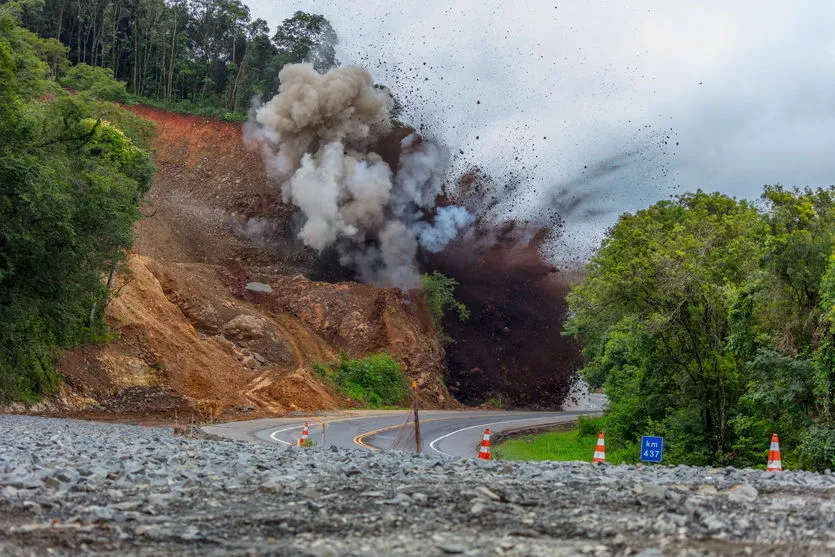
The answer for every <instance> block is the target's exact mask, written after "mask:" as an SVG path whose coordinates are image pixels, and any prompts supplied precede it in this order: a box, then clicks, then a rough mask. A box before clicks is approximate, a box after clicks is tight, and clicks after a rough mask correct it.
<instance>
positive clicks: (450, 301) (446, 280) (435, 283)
mask: <svg viewBox="0 0 835 557" xmlns="http://www.w3.org/2000/svg"><path fill="white" fill-rule="evenodd" d="M421 284H422V285H423V295H424V297H425V298H426V306H427V307H428V308H429V315H430V317H432V321H433V322H434V323H435V325H436V326H437V327H438V329H440V328H441V322H442V321H443V318H444V314H445V312H446V310H447V309H450V308H451V309H453V310H455V311H456V312H457V313H458V319H460V320H461V321H466V320H467V319H469V318H470V310H469V309H467V306H465V305H464V304H462V303H461V302H459V301H458V300H456V299H455V295H454V294H455V287H456V286H458V281H457V280H455V279H454V278H450V277H448V276H446V275H444V274H443V273H439V272H438V271H434V272H433V273H432V274H431V275H430V274H426V275H423V277H421Z"/></svg>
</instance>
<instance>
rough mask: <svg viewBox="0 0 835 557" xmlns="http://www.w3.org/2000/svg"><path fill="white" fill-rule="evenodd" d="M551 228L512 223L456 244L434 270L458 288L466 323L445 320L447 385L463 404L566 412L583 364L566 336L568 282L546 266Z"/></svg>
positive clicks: (436, 258)
mask: <svg viewBox="0 0 835 557" xmlns="http://www.w3.org/2000/svg"><path fill="white" fill-rule="evenodd" d="M548 232H549V231H548V230H547V229H544V228H543V229H539V230H533V229H531V228H529V227H525V226H518V225H513V224H506V225H505V226H503V227H501V228H500V229H498V230H487V229H485V228H483V227H481V228H480V230H479V232H478V233H475V234H471V235H468V236H467V237H466V238H462V239H459V240H457V241H456V242H454V243H453V244H452V245H450V246H449V247H448V248H447V249H446V250H444V251H443V252H441V253H439V254H436V255H434V256H433V257H432V259H431V264H432V266H433V267H434V268H436V269H438V270H439V271H441V272H442V273H444V274H445V275H447V276H450V277H453V278H455V279H456V280H457V281H458V282H459V286H458V287H457V288H456V290H455V296H456V298H458V300H460V301H461V302H463V303H464V304H466V306H467V307H468V308H469V310H470V312H471V317H470V319H469V320H468V321H466V322H461V321H459V320H458V319H457V318H456V317H455V316H453V315H450V316H448V317H447V318H446V319H445V321H444V328H445V330H446V332H447V334H448V335H449V336H450V337H452V338H453V339H454V342H453V343H451V344H449V345H448V346H447V367H448V369H447V377H446V381H447V385H448V386H449V388H450V390H451V392H452V394H453V395H454V396H456V398H457V399H458V400H460V401H461V402H463V403H465V404H471V405H477V404H481V403H483V402H486V401H487V400H489V399H490V398H498V399H499V400H501V402H502V405H503V406H504V407H505V408H518V407H524V408H555V407H559V406H561V405H562V403H563V401H564V399H565V396H566V394H567V393H568V390H569V388H570V386H571V381H572V375H573V373H574V371H575V370H576V368H577V364H578V363H579V361H580V354H579V350H578V347H577V345H576V344H575V343H574V342H573V341H572V340H571V339H570V338H567V337H564V336H562V331H563V323H564V321H565V317H566V312H567V310H568V307H567V303H566V299H565V297H566V295H567V294H568V291H569V282H568V280H569V278H568V277H567V276H566V275H565V274H562V273H560V272H558V271H557V269H556V268H555V267H554V266H553V265H551V264H550V263H548V262H547V261H545V260H544V258H543V257H542V254H541V251H540V247H541V243H542V241H543V239H544V238H545V237H546V236H547V234H548Z"/></svg>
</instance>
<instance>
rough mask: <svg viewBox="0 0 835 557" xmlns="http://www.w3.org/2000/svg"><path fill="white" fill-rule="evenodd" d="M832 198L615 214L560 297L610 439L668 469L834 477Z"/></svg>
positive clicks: (778, 196)
mask: <svg viewBox="0 0 835 557" xmlns="http://www.w3.org/2000/svg"><path fill="white" fill-rule="evenodd" d="M833 196H835V188H828V189H815V190H813V189H805V190H787V189H784V188H782V187H779V186H768V187H766V188H765V190H764V193H763V195H762V198H761V200H760V203H758V204H751V203H748V202H745V201H738V200H735V199H732V198H729V197H727V196H724V195H721V194H718V193H714V194H708V193H704V192H702V191H698V192H696V193H693V194H686V195H683V196H680V197H678V198H677V199H675V200H672V201H661V202H659V203H656V204H655V205H653V206H652V207H650V208H649V209H646V210H644V211H639V212H638V213H636V214H634V215H632V214H629V215H624V216H622V217H621V219H620V220H619V221H618V223H617V224H616V225H615V226H614V227H612V229H611V230H610V231H609V232H608V234H607V236H606V238H605V240H604V241H603V244H602V246H601V248H600V250H599V252H598V253H597V255H596V256H595V257H594V258H593V259H592V261H591V262H590V263H589V264H588V266H587V268H586V272H587V276H586V278H585V280H584V281H583V282H582V284H580V285H578V286H577V287H576V288H575V289H574V290H573V292H572V293H571V294H570V296H569V307H570V311H571V317H570V319H569V320H568V325H567V330H568V333H569V334H572V335H574V336H575V337H576V338H577V339H578V340H579V341H580V342H581V344H582V346H583V351H584V355H585V357H586V361H587V363H586V366H585V368H584V370H583V372H584V374H585V376H586V378H587V379H588V380H589V382H590V383H591V384H592V385H594V386H604V387H605V389H606V393H607V394H608V396H609V398H610V408H609V410H608V415H607V422H608V427H609V429H610V430H611V431H612V433H613V434H614V436H616V437H617V438H619V439H622V440H625V441H626V442H627V443H633V444H634V443H636V442H637V441H638V438H639V437H640V435H649V434H663V435H665V436H666V437H667V438H668V447H669V453H668V456H669V460H670V461H671V462H683V463H690V464H713V465H723V464H735V465H762V464H764V463H765V457H766V455H767V450H768V444H769V439H770V435H771V433H772V432H778V433H780V434H781V436H782V438H783V439H784V441H785V448H786V451H785V453H784V460H786V461H788V463H789V464H790V465H801V466H805V467H809V468H815V469H824V468H831V467H833V466H835V422H833V409H835V406H833V393H835V384H833V381H834V380H835V371H833V370H835V367H833V362H835V356H834V354H835V352H833V349H832V346H833V345H832V344H831V339H832V338H833V336H832V334H833V331H835V328H833V325H832V323H833V321H832V317H831V315H832V313H833V312H835V278H833V277H835V264H833V246H835V243H834V242H833V240H835V236H833V235H834V234H835V221H833V218H834V217H835V207H834V206H833V202H835V197H833Z"/></svg>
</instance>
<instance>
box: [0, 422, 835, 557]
mask: <svg viewBox="0 0 835 557" xmlns="http://www.w3.org/2000/svg"><path fill="white" fill-rule="evenodd" d="M87 554H89V555H93V554H95V555H174V554H176V555H200V556H214V555H241V556H244V555H247V556H249V555H312V556H331V555H357V556H359V555H556V556H560V555H596V556H619V555H638V556H641V557H651V556H660V555H687V556H690V555H694V556H695V555H832V554H835V477H833V476H832V475H828V474H826V475H819V474H812V473H806V472H784V473H781V474H775V473H767V472H764V471H757V470H737V469H733V468H722V469H713V468H694V467H686V466H677V467H664V466H652V467H643V466H609V465H602V466H601V465H591V464H585V463H512V464H511V463H506V462H497V461H493V462H480V461H477V460H439V459H435V458H428V457H422V456H416V455H412V454H406V453H394V452H390V453H369V452H365V451H362V450H356V451H346V450H337V449H335V448H329V449H325V448H314V449H300V448H282V447H277V446H270V445H263V444H255V443H240V442H234V441H211V440H198V439H187V438H183V437H179V436H175V435H174V434H173V433H172V432H171V431H169V430H164V429H151V428H140V427H132V426H119V425H111V424H97V423H89V422H74V421H68V420H55V419H41V418H33V417H22V416H0V555H11V556H18V555H26V556H28V555H39V556H40V555H87Z"/></svg>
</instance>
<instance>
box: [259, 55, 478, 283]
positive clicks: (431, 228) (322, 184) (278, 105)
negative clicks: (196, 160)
mask: <svg viewBox="0 0 835 557" xmlns="http://www.w3.org/2000/svg"><path fill="white" fill-rule="evenodd" d="M279 79H280V80H281V87H280V89H279V93H278V95H276V96H275V97H274V98H273V99H272V100H270V101H269V102H267V103H266V104H264V105H263V106H260V107H258V108H256V109H255V110H254V117H253V118H252V120H251V121H250V122H249V123H248V124H247V126H246V133H245V136H246V138H247V141H248V143H249V144H250V146H258V147H260V149H261V150H262V153H263V155H264V159H265V161H266V162H267V168H268V172H269V173H270V176H271V177H272V178H273V179H275V180H276V181H278V182H280V183H281V184H282V196H283V199H284V201H285V202H289V203H293V204H294V205H295V206H296V207H298V208H299V209H300V210H301V213H302V214H303V216H304V217H305V222H304V224H303V225H302V227H301V229H300V231H299V238H301V240H302V241H303V242H304V243H305V244H306V245H307V246H310V247H311V248H313V249H315V250H317V251H319V252H320V253H322V252H323V251H324V250H326V249H328V248H334V249H336V251H337V253H338V254H339V257H340V263H341V264H342V265H343V266H346V267H350V268H352V269H354V270H355V271H356V272H357V273H358V274H359V276H360V278H361V279H362V280H363V281H365V282H370V283H373V284H377V285H383V286H396V287H399V288H402V289H410V288H414V287H416V286H417V285H418V284H419V279H420V273H419V268H418V263H417V257H418V250H419V247H422V248H423V249H424V250H426V251H427V252H431V253H435V252H438V251H441V250H443V249H444V248H445V247H446V245H447V244H448V243H449V242H450V241H451V240H452V239H454V238H455V237H456V236H458V234H459V233H460V232H461V231H462V230H464V229H466V228H467V227H468V226H470V225H471V224H472V223H473V221H474V217H473V215H471V214H470V213H469V212H468V211H466V210H465V209H463V208H461V207H457V206H446V207H441V208H436V206H435V205H436V200H437V199H438V197H439V196H440V195H441V194H442V193H443V185H444V178H445V176H446V172H447V166H448V164H449V152H448V150H447V149H446V148H444V147H443V146H441V145H439V144H437V143H436V142H433V141H431V140H429V139H427V138H424V137H421V136H419V135H417V134H415V133H408V134H406V135H405V137H402V139H400V140H399V145H398V148H397V149H395V150H394V151H395V152H396V158H394V160H391V157H389V159H390V160H388V161H387V160H384V158H383V157H382V156H381V155H380V154H378V153H377V152H375V151H374V150H373V147H374V146H375V144H380V143H381V142H382V143H385V142H386V141H387V140H389V139H390V138H391V137H395V138H397V137H400V136H402V135H403V133H402V131H401V133H399V134H397V133H394V128H395V123H393V121H392V118H391V110H392V107H393V106H394V101H393V100H392V97H391V94H390V93H389V92H388V90H387V89H385V88H384V87H379V86H375V85H374V83H373V81H372V79H371V75H370V74H369V73H368V72H367V71H366V70H364V69H362V68H358V67H339V68H334V69H331V70H329V71H328V72H327V73H324V74H320V73H318V72H317V71H316V70H315V69H314V68H313V66H312V65H310V64H292V65H288V66H285V67H284V69H283V70H282V71H281V73H280V74H279Z"/></svg>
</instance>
